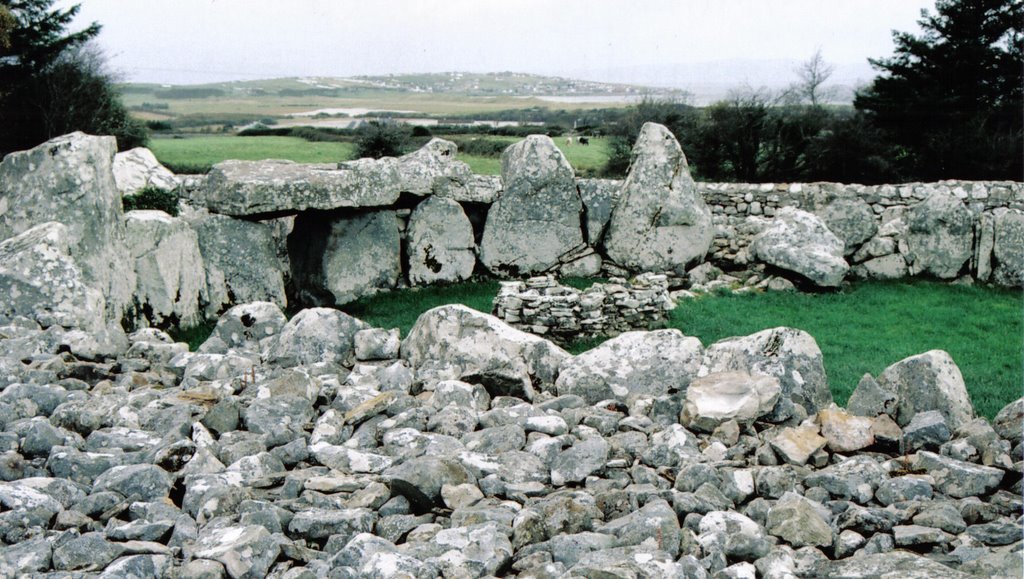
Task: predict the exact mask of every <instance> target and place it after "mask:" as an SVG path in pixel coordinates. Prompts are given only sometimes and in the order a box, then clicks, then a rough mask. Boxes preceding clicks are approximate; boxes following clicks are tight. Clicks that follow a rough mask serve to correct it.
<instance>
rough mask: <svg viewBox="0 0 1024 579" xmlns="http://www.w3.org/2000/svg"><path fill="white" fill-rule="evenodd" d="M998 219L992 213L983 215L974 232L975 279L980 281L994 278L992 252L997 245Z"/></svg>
mask: <svg viewBox="0 0 1024 579" xmlns="http://www.w3.org/2000/svg"><path fill="white" fill-rule="evenodd" d="M995 222H996V218H995V216H994V215H993V214H992V213H988V212H985V213H982V214H981V215H979V216H978V223H977V224H976V225H975V231H974V238H975V241H974V263H973V266H972V269H973V270H974V277H975V279H977V280H978V281H988V280H989V278H991V277H992V250H993V249H995V243H996V239H995V237H996V231H995V229H996V226H995Z"/></svg>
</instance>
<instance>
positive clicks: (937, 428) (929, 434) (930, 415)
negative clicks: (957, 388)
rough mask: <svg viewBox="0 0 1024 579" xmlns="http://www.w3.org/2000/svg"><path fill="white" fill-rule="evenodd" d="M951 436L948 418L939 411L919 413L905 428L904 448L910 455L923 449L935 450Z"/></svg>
mask: <svg viewBox="0 0 1024 579" xmlns="http://www.w3.org/2000/svg"><path fill="white" fill-rule="evenodd" d="M950 436H951V435H950V432H949V426H947V425H946V418H945V417H944V416H943V415H942V413H941V412H939V411H938V410H926V411H924V412H918V413H917V414H915V415H914V417H913V418H911V419H910V422H909V423H908V424H907V425H906V426H904V427H903V442H904V445H905V446H904V448H905V452H908V453H910V452H914V451H916V450H918V449H922V448H929V449H932V450H935V449H937V448H938V447H939V446H940V445H941V444H942V443H944V442H946V441H948V440H949V438H950Z"/></svg>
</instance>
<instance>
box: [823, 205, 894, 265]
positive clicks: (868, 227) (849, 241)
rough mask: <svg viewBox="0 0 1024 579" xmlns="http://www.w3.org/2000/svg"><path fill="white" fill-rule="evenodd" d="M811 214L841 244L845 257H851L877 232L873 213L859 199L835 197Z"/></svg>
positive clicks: (876, 223) (869, 207) (868, 206)
mask: <svg viewBox="0 0 1024 579" xmlns="http://www.w3.org/2000/svg"><path fill="white" fill-rule="evenodd" d="M812 212H813V213H814V214H815V215H817V216H818V218H819V219H821V220H822V221H824V222H825V225H826V226H827V227H828V229H829V231H831V232H832V233H834V234H835V236H836V237H838V238H839V240H840V241H842V242H843V247H844V250H843V253H844V254H845V255H852V254H853V253H854V252H855V251H856V250H857V248H858V247H859V246H860V245H861V244H862V243H864V242H865V241H867V240H869V239H871V237H872V236H874V235H875V232H876V231H878V222H877V221H876V219H875V213H874V212H873V211H871V206H870V205H868V204H867V202H866V201H864V200H863V199H861V198H860V197H837V198H835V199H832V200H830V201H829V202H827V203H824V204H821V205H819V206H818V207H816V208H814V209H813V210H812Z"/></svg>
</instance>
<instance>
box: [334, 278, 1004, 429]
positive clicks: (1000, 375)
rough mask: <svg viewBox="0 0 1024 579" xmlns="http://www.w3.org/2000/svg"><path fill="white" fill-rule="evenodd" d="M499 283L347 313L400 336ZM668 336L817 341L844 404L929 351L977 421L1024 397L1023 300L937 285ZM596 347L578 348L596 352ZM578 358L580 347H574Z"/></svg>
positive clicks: (871, 288)
mask: <svg viewBox="0 0 1024 579" xmlns="http://www.w3.org/2000/svg"><path fill="white" fill-rule="evenodd" d="M496 291H497V284H496V283H495V282H482V283H481V282H477V283H467V284H459V285H456V286H451V287H448V288H426V289H420V290H404V291H398V292H390V293H386V294H379V295H377V296H373V297H369V298H364V299H362V300H360V301H358V302H356V303H354V304H351V305H349V306H346V307H345V308H344V309H345V310H346V311H348V312H349V313H351V314H352V315H355V316H356V317H359V318H361V319H363V320H365V321H367V322H369V323H371V324H374V325H376V326H382V327H399V328H401V329H402V332H403V335H404V333H405V332H408V330H409V328H410V327H412V324H413V323H414V322H415V321H416V318H417V316H418V315H419V314H420V313H422V312H424V311H426V310H428V309H430V308H432V307H435V306H438V305H442V304H445V303H456V302H457V303H463V304H466V305H468V306H470V307H472V308H475V309H477V310H480V311H484V312H488V311H490V307H491V299H492V298H493V297H494V295H495V293H496ZM669 325H670V327H674V328H678V329H679V330H681V331H682V332H683V333H684V334H686V335H689V336H695V337H697V338H699V339H700V340H701V342H702V343H703V344H705V345H708V344H711V343H713V342H715V341H718V340H721V339H722V338H727V337H730V336H742V335H748V334H752V333H754V332H757V331H760V330H763V329H766V328H772V327H777V326H790V327H794V328H799V329H801V330H804V331H806V332H808V333H809V334H811V335H812V336H814V338H815V340H816V341H817V342H818V346H819V347H820V348H821V351H822V355H823V356H824V360H825V370H826V372H827V373H828V376H829V385H830V387H831V388H832V392H833V394H834V396H835V398H836V402H838V403H839V404H845V403H846V400H847V399H848V398H849V396H850V393H851V392H852V391H853V389H854V387H856V385H857V382H858V380H860V378H861V376H863V375H864V374H865V373H871V374H872V375H874V376H877V375H878V374H879V373H881V371H882V370H884V369H885V367H886V366H888V365H890V364H892V363H893V362H897V361H899V360H901V359H903V358H905V357H907V356H912V355H915V354H920V353H922V352H926V351H928V350H932V349H941V350H945V351H947V352H949V354H950V355H951V356H952V357H953V360H955V361H956V363H957V365H958V366H959V367H960V371H961V372H962V373H963V376H964V381H965V383H966V384H967V389H968V392H970V395H971V399H972V401H973V403H974V405H975V408H976V409H977V410H978V412H979V413H980V414H982V415H984V416H988V417H990V418H991V417H992V416H994V415H995V413H996V412H998V411H999V410H1000V409H1001V408H1002V407H1003V406H1004V405H1006V404H1007V403H1009V402H1011V401H1013V400H1015V399H1017V398H1019V397H1021V396H1022V395H1024V392H1022V387H1024V386H1022V385H1024V371H1022V356H1024V296H1022V294H1021V293H1020V292H1019V291H1005V290H996V289H990V288H982V287H960V286H951V285H948V284H941V283H932V282H913V283H862V284H855V285H852V286H849V287H848V288H847V289H845V290H844V291H842V292H839V293H830V294H798V293H766V294H755V295H745V296H724V297H706V298H703V299H699V300H693V301H685V302H681V303H680V304H679V307H677V308H676V310H675V311H674V312H673V314H672V316H671V320H670V322H669ZM593 345H594V343H593V342H591V343H588V344H585V345H582V344H581V347H592V346H593ZM570 349H572V350H576V351H578V350H579V348H570Z"/></svg>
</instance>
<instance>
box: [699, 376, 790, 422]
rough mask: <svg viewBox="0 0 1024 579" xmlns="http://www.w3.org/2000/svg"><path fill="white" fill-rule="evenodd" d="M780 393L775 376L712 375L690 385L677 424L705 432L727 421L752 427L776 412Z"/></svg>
mask: <svg viewBox="0 0 1024 579" xmlns="http://www.w3.org/2000/svg"><path fill="white" fill-rule="evenodd" d="M780 392H781V388H780V386H779V380H778V379H777V378H775V377H774V376H760V375H756V376H752V375H750V374H747V373H746V372H739V371H729V372H714V373H712V374H708V375H706V376H703V377H701V378H697V379H696V380H694V381H693V382H691V383H690V387H689V388H687V390H686V398H685V401H684V402H683V412H682V415H681V417H680V420H679V421H680V422H681V423H682V424H683V426H686V427H688V428H694V429H697V430H701V431H704V432H711V431H713V430H714V429H715V428H716V427H718V426H719V425H721V424H722V423H724V422H727V421H729V420H735V421H736V422H739V423H751V422H753V421H754V420H756V419H758V418H760V417H761V416H764V415H765V414H768V413H769V412H771V411H772V409H773V408H775V404H776V402H778V399H779V393H780Z"/></svg>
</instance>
